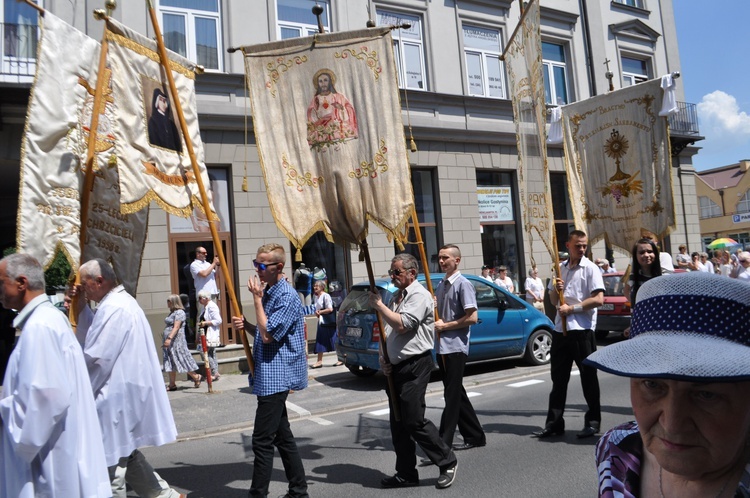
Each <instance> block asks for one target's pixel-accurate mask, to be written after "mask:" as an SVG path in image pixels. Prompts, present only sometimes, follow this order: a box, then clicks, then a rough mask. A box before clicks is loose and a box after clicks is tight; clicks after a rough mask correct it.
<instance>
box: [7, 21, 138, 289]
mask: <svg viewBox="0 0 750 498" xmlns="http://www.w3.org/2000/svg"><path fill="white" fill-rule="evenodd" d="M40 19H41V22H42V26H43V27H42V36H41V39H40V42H39V54H38V55H39V59H38V61H37V74H36V78H35V79H34V85H33V86H32V89H31V97H30V99H29V109H28V115H27V120H26V126H25V129H24V137H23V140H22V143H21V182H20V189H19V190H20V193H19V203H18V204H19V209H18V232H17V240H16V241H17V248H18V250H19V251H20V252H24V253H28V254H31V255H33V256H34V257H35V258H37V259H38V260H39V261H40V262H41V263H42V265H44V266H45V267H46V266H48V265H49V264H50V263H51V262H52V260H53V258H54V256H55V253H56V252H57V250H58V249H59V250H61V251H63V253H64V254H65V255H66V257H67V259H68V262H69V263H70V265H71V266H72V267H73V268H74V269H77V268H78V264H79V262H80V242H79V238H80V230H81V226H80V225H81V216H80V197H81V195H80V189H81V186H82V184H83V174H82V166H83V164H84V161H85V159H86V152H87V143H88V138H89V130H90V122H91V112H92V109H93V102H94V88H95V86H96V80H97V74H96V73H97V67H98V60H99V49H100V44H99V42H97V41H96V40H94V39H92V38H89V37H88V36H86V35H85V34H83V33H81V32H80V31H78V30H76V29H75V28H73V27H72V26H70V25H68V24H67V23H65V22H63V21H62V20H60V19H59V18H57V17H55V16H54V15H52V14H51V13H49V12H47V13H46V14H45V15H44V17H40ZM102 104H103V106H104V108H103V111H102V112H101V114H100V116H99V125H98V135H97V140H96V151H97V153H98V156H97V157H98V160H97V161H96V164H95V167H98V169H99V171H98V173H97V177H96V181H95V182H94V191H93V192H92V195H91V203H90V205H89V220H88V227H87V229H86V242H85V245H86V247H85V249H84V258H86V259H90V258H94V257H99V258H103V259H105V260H108V261H110V262H111V263H112V264H113V266H114V268H115V272H116V273H117V276H118V278H119V279H120V281H121V282H122V283H123V285H125V287H126V288H127V290H128V291H129V292H130V293H132V294H135V291H136V287H137V284H138V273H139V270H140V265H141V254H142V252H143V246H144V244H145V240H146V230H147V220H148V210H143V211H141V212H139V213H136V214H131V215H127V216H124V215H121V214H120V213H119V186H118V185H117V170H116V168H114V167H112V166H111V165H110V164H109V158H110V156H111V154H112V153H113V151H114V145H115V137H114V135H113V133H112V122H113V118H112V111H113V101H112V99H111V93H110V92H109V91H108V90H105V94H104V97H103V102H102Z"/></svg>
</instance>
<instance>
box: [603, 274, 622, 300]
mask: <svg viewBox="0 0 750 498" xmlns="http://www.w3.org/2000/svg"><path fill="white" fill-rule="evenodd" d="M602 278H603V280H604V295H605V296H622V295H623V294H622V288H623V286H624V285H625V282H624V279H623V276H622V275H617V274H609V275H606V274H605V275H602Z"/></svg>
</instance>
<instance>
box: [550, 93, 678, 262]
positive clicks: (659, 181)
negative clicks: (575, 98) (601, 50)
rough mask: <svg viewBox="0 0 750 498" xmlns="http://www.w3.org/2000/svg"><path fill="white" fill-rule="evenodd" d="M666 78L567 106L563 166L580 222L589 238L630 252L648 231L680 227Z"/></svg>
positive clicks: (660, 235) (666, 230)
mask: <svg viewBox="0 0 750 498" xmlns="http://www.w3.org/2000/svg"><path fill="white" fill-rule="evenodd" d="M660 85H661V81H660V80H658V79H656V80H651V81H647V82H645V83H641V84H638V85H634V86H630V87H627V88H623V89H621V90H618V91H616V92H612V93H609V94H606V95H600V96H597V97H593V98H590V99H588V100H584V101H582V102H576V103H574V104H570V105H567V106H565V107H563V110H562V113H563V134H564V137H565V166H566V169H567V173H568V185H569V188H570V196H571V201H572V202H571V206H572V208H573V215H574V218H575V224H576V226H578V227H582V226H584V223H585V225H586V227H587V232H588V235H589V239H590V244H593V243H594V242H595V241H596V240H598V239H601V238H604V239H605V240H607V242H608V243H609V244H610V245H611V246H613V247H619V248H620V249H622V250H623V251H625V252H628V253H629V252H630V251H631V249H632V246H633V244H634V243H635V242H636V241H637V240H638V239H639V238H640V237H641V229H646V230H648V231H651V232H653V233H655V234H657V235H658V236H659V237H664V236H665V235H667V234H668V233H669V232H670V231H671V230H672V229H673V228H674V226H675V212H674V198H673V193H672V192H673V191H672V175H671V154H670V145H669V134H668V131H667V120H666V118H663V117H659V109H660V105H661V102H662V89H661V86H660Z"/></svg>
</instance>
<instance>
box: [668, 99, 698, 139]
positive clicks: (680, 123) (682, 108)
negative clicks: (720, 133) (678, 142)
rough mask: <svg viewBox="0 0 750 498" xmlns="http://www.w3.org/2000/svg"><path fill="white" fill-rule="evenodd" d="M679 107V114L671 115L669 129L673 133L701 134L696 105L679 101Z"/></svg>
mask: <svg viewBox="0 0 750 498" xmlns="http://www.w3.org/2000/svg"><path fill="white" fill-rule="evenodd" d="M677 109H678V110H677V114H673V115H672V116H670V117H669V131H670V132H671V133H672V134H680V135H700V129H699V128H698V110H697V107H696V105H695V104H690V103H688V102H677Z"/></svg>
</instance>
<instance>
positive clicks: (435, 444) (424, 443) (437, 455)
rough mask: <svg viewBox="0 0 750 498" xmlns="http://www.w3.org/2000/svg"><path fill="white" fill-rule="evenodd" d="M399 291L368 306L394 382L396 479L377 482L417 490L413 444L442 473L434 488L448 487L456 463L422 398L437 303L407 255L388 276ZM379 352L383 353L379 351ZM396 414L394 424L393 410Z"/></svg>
mask: <svg viewBox="0 0 750 498" xmlns="http://www.w3.org/2000/svg"><path fill="white" fill-rule="evenodd" d="M388 274H389V275H390V276H391V281H392V282H393V285H395V286H396V287H397V288H398V289H399V290H398V292H397V293H396V295H395V296H394V298H393V300H392V301H391V302H390V304H388V305H386V304H385V303H384V302H383V300H382V299H381V297H380V294H378V293H377V292H371V293H370V306H372V307H373V308H374V309H375V310H376V311H377V312H378V313H379V314H380V316H381V317H382V319H383V321H384V322H385V323H384V333H385V334H386V344H387V351H388V360H389V362H386V361H385V359H384V358H383V356H382V355H381V357H380V364H381V367H382V368H383V372H384V373H385V374H386V375H391V376H392V378H393V384H394V391H393V392H391V391H390V390H388V398H389V399H390V402H391V406H392V408H391V415H390V416H391V419H390V425H391V440H392V441H393V449H394V450H395V451H396V474H395V475H393V476H391V477H386V478H385V479H383V480H382V481H380V484H381V486H383V487H384V488H404V487H409V486H419V473H418V471H417V455H416V445H415V443H416V444H419V446H420V447H421V448H422V450H423V451H424V452H425V454H426V455H427V457H428V458H429V459H430V461H432V463H434V464H435V465H437V466H438V468H439V469H440V477H438V481H437V485H436V487H437V488H438V489H443V488H447V487H448V486H450V485H451V484H453V481H454V480H455V478H456V467H457V466H458V461H457V460H456V456H455V454H454V453H453V450H452V449H451V447H450V446H448V445H447V444H446V443H445V442H444V441H443V440H442V439H441V438H440V434H439V432H438V429H437V427H435V424H433V423H432V422H431V421H430V420H429V419H426V418H425V416H424V412H425V399H424V398H425V393H426V391H427V384H428V383H429V381H430V373H431V372H432V368H433V365H434V362H433V359H432V348H433V347H434V343H435V312H434V306H435V302H434V300H433V297H432V295H431V294H430V293H429V292H428V291H427V289H425V288H424V287H423V286H422V284H420V283H419V282H418V281H417V260H416V258H415V257H414V256H412V255H411V254H407V253H401V254H397V255H396V256H395V257H394V258H393V259H392V260H391V269H390V270H389V271H388ZM381 351H382V349H381ZM395 406H398V408H399V409H400V413H401V417H400V420H396V417H395V414H394V407H395Z"/></svg>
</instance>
